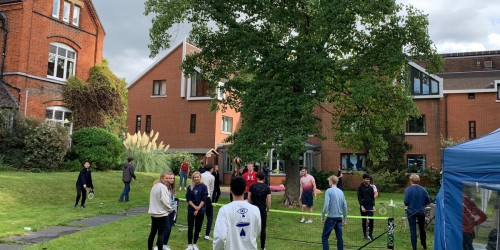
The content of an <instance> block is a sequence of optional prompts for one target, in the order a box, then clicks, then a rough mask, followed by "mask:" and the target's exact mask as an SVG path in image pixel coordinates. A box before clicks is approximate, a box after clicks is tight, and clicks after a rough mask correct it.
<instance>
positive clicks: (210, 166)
mask: <svg viewBox="0 0 500 250" xmlns="http://www.w3.org/2000/svg"><path fill="white" fill-rule="evenodd" d="M213 167H214V166H213V165H212V164H207V165H205V166H204V168H205V170H206V171H210V169H212V168H213Z"/></svg>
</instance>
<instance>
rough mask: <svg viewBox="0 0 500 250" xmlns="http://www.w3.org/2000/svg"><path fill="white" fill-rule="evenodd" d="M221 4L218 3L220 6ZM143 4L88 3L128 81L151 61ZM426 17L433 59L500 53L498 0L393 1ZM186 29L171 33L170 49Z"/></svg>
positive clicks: (113, 63)
mask: <svg viewBox="0 0 500 250" xmlns="http://www.w3.org/2000/svg"><path fill="white" fill-rule="evenodd" d="M221 1H223V0H221ZM144 2H145V0H127V1H124V0H93V3H94V6H95V8H96V10H97V13H98V15H99V18H100V20H101V22H102V24H103V26H104V29H105V31H106V37H105V40H104V57H105V58H107V59H108V61H109V63H110V67H111V69H112V70H113V72H114V73H115V74H116V75H118V76H120V77H125V80H126V81H127V82H130V81H133V80H134V79H135V78H136V77H137V76H138V75H139V74H140V73H141V72H143V71H144V70H145V69H146V68H147V67H148V66H149V65H150V64H151V63H153V62H154V60H155V59H156V58H153V59H151V58H149V49H148V46H147V45H148V44H149V28H150V27H151V18H149V17H146V16H144V14H143V13H144ZM398 2H401V3H410V4H412V5H413V6H415V7H417V8H418V9H420V10H422V11H423V12H424V13H426V14H428V15H429V34H430V36H431V39H432V41H433V42H434V44H435V45H436V47H437V49H438V52H439V53H451V52H470V51H484V50H500V1H499V0H398ZM188 29H189V26H188V25H186V24H184V25H178V26H176V27H173V28H172V29H171V33H172V34H173V40H174V43H173V44H175V43H176V42H177V41H180V40H181V39H183V38H184V37H185V36H186V35H187V34H188V33H187V30H188Z"/></svg>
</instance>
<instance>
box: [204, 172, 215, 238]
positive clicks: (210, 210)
mask: <svg viewBox="0 0 500 250" xmlns="http://www.w3.org/2000/svg"><path fill="white" fill-rule="evenodd" d="M212 171H213V166H212V164H207V165H205V172H204V173H203V174H201V181H202V182H203V184H205V186H207V189H208V195H207V199H206V200H205V216H206V217H207V227H206V231H205V240H210V231H211V230H212V221H213V219H214V207H213V205H212V194H213V192H214V184H215V177H214V176H213V175H212Z"/></svg>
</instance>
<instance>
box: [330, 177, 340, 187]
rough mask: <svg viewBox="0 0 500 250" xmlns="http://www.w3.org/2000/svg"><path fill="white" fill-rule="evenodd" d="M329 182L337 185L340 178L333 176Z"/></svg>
mask: <svg viewBox="0 0 500 250" xmlns="http://www.w3.org/2000/svg"><path fill="white" fill-rule="evenodd" d="M328 181H329V182H330V183H331V184H333V185H337V183H339V177H337V176H335V175H332V176H330V177H328Z"/></svg>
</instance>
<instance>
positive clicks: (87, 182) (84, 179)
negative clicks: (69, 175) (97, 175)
mask: <svg viewBox="0 0 500 250" xmlns="http://www.w3.org/2000/svg"><path fill="white" fill-rule="evenodd" d="M87 188H90V190H91V191H93V190H94V184H93V183H92V171H90V162H89V161H88V160H86V161H85V163H84V164H83V168H82V169H81V170H80V174H78V179H76V201H75V205H74V207H75V208H76V207H78V201H80V197H82V203H81V207H82V208H85V200H86V199H87Z"/></svg>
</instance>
